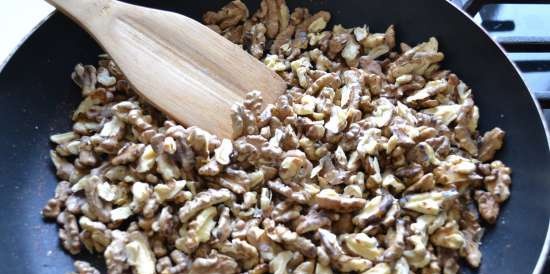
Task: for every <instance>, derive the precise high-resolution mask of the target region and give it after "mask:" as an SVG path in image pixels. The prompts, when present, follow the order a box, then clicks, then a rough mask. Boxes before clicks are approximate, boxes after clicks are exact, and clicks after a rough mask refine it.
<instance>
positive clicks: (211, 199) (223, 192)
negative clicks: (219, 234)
mask: <svg viewBox="0 0 550 274" xmlns="http://www.w3.org/2000/svg"><path fill="white" fill-rule="evenodd" d="M229 199H231V192H229V190H227V189H220V190H215V189H209V190H207V191H204V192H201V193H198V194H197V195H196V196H195V197H194V198H193V200H191V201H188V202H186V203H185V205H184V206H183V207H181V208H180V209H179V218H180V221H181V222H182V223H186V222H187V221H189V219H191V218H193V216H195V215H196V214H197V213H199V211H201V210H203V209H205V208H207V207H210V206H213V205H216V204H219V203H223V202H225V201H227V200H229Z"/></svg>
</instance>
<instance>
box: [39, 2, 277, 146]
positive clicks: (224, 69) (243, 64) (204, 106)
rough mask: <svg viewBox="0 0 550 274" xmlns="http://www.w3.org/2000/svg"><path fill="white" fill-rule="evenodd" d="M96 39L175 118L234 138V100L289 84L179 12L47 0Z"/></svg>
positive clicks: (270, 98)
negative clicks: (232, 120)
mask: <svg viewBox="0 0 550 274" xmlns="http://www.w3.org/2000/svg"><path fill="white" fill-rule="evenodd" d="M47 1H48V2H49V3H51V4H52V5H54V6H56V8H58V9H60V10H61V11H62V12H63V13H65V14H67V15H68V16H69V17H71V18H72V19H73V20H74V21H76V22H77V23H79V24H80V25H81V26H82V27H83V28H84V29H86V30H87V31H88V32H89V33H90V34H92V36H93V37H94V38H95V39H96V40H97V41H98V43H99V44H100V45H101V46H102V47H103V49H104V50H105V51H106V52H107V53H108V54H109V55H110V56H111V57H112V58H113V60H114V61H115V62H116V63H117V64H118V66H119V67H120V69H121V70H122V71H123V72H124V74H125V75H126V76H127V77H128V80H129V81H130V82H131V84H132V86H133V87H134V88H135V89H136V91H137V92H138V93H139V94H140V95H141V96H143V97H144V98H146V99H147V100H148V101H149V102H151V103H152V104H153V105H155V106H156V107H157V108H158V109H160V110H161V111H163V112H164V113H165V114H167V115H168V116H170V117H171V118H173V119H175V120H177V121H179V122H180V123H183V124H184V125H186V126H190V125H196V126H199V127H201V128H203V129H205V130H208V131H210V132H212V133H214V134H217V135H219V136H221V137H227V138H230V136H231V131H232V130H231V119H230V113H231V110H230V108H231V106H232V105H233V104H234V103H236V102H241V101H242V100H243V99H244V96H245V94H246V93H248V92H249V91H252V90H259V91H261V92H262V96H263V98H264V102H266V103H273V102H275V100H276V98H277V97H278V96H279V95H280V94H282V93H283V92H284V91H285V90H286V83H285V82H284V81H283V80H282V79H281V78H280V77H279V76H278V75H277V74H275V73H274V72H272V71H271V70H269V69H268V68H267V67H266V66H265V65H264V64H262V63H261V62H259V61H258V60H257V59H255V58H254V57H252V56H251V55H249V54H248V53H246V52H245V51H244V50H242V49H241V48H240V47H239V46H237V45H235V44H233V43H231V42H230V41H228V40H227V39H225V38H224V37H222V36H220V35H219V34H217V33H215V32H214V31H212V30H210V29H209V28H208V27H206V26H204V25H202V24H201V23H199V22H197V21H195V20H193V19H190V18H188V17H185V16H183V15H180V14H176V13H172V12H166V11H160V10H155V9H149V8H144V7H138V6H134V5H129V4H125V3H122V2H118V1H112V0H47Z"/></svg>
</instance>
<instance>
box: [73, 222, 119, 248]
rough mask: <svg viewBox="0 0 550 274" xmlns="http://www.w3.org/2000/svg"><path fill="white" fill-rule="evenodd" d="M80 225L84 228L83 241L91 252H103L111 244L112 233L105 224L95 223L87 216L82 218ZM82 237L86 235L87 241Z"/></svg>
mask: <svg viewBox="0 0 550 274" xmlns="http://www.w3.org/2000/svg"><path fill="white" fill-rule="evenodd" d="M78 223H79V225H80V227H81V228H82V234H81V240H82V242H83V243H84V245H85V246H86V248H87V249H88V250H90V251H91V252H93V251H94V250H95V251H97V252H103V251H104V250H105V248H106V247H107V246H108V245H109V244H110V243H111V231H110V230H108V229H107V227H106V226H105V224H103V223H100V222H94V221H92V220H90V219H89V218H88V217H86V216H82V217H80V219H79V220H78ZM82 235H86V237H85V238H87V240H84V239H82ZM88 235H89V236H88Z"/></svg>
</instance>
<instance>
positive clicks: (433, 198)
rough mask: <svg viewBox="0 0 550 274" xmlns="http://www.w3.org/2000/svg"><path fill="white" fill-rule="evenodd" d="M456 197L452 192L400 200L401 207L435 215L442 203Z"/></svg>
mask: <svg viewBox="0 0 550 274" xmlns="http://www.w3.org/2000/svg"><path fill="white" fill-rule="evenodd" d="M457 195H458V193H457V192H456V191H454V190H449V191H432V192H427V193H420V194H411V195H408V196H405V197H403V198H402V199H401V205H402V206H403V207H404V208H406V209H410V210H414V211H416V212H419V213H423V214H429V215H437V214H438V213H439V211H440V210H441V206H442V204H443V202H444V201H445V200H447V199H452V198H455V197H456V196H457Z"/></svg>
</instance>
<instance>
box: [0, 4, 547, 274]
mask: <svg viewBox="0 0 550 274" xmlns="http://www.w3.org/2000/svg"><path fill="white" fill-rule="evenodd" d="M444 2H446V3H447V5H450V6H451V8H453V9H454V10H456V11H458V12H460V13H461V14H462V15H463V16H464V17H466V18H467V20H469V21H470V23H472V24H473V25H475V27H476V28H477V29H478V30H480V31H481V32H482V33H483V34H485V36H486V37H487V38H488V39H489V40H490V41H491V42H492V43H493V44H494V45H495V46H496V47H497V48H498V49H499V50H500V54H501V56H502V57H503V58H505V59H506V60H507V61H508V63H509V64H510V65H512V67H513V68H514V71H515V73H516V75H517V76H519V78H520V79H521V82H522V85H523V87H524V89H525V90H527V92H528V93H529V96H530V98H531V102H532V103H533V104H534V105H535V108H536V109H537V113H538V115H539V119H540V120H541V122H542V127H543V129H544V134H545V136H546V144H547V147H548V150H549V151H550V131H549V127H548V124H547V122H546V120H545V118H544V114H543V112H542V108H541V106H540V104H539V102H538V100H537V99H536V97H535V95H534V94H533V92H531V90H530V88H529V87H528V86H527V84H526V82H525V78H524V77H523V75H522V73H521V71H520V70H519V68H518V67H517V65H516V64H515V63H514V62H513V61H512V60H511V59H510V57H509V56H508V55H507V54H506V51H505V50H504V48H503V47H502V46H501V45H500V44H499V43H497V42H496V41H495V40H494V39H493V38H492V37H491V36H490V34H489V33H488V32H487V31H486V30H485V29H484V28H482V27H481V26H480V25H478V24H477V23H476V22H475V21H474V20H473V18H472V17H470V15H468V14H467V13H466V12H465V11H464V10H462V9H461V8H460V7H458V6H457V5H456V4H455V3H454V2H453V1H444ZM56 13H57V9H54V10H52V11H51V12H50V13H49V14H47V15H46V16H45V17H44V18H43V19H42V20H41V21H40V22H38V23H37V24H36V26H34V27H33V28H32V29H31V30H30V31H29V32H28V33H27V34H26V35H25V36H24V37H23V38H22V39H21V40H20V41H19V43H18V44H17V46H16V47H14V48H13V50H12V51H11V52H10V53H9V54H8V56H7V57H6V58H5V59H4V60H3V62H2V63H0V74H1V73H2V72H3V71H4V68H5V67H6V66H7V64H8V63H9V62H10V61H11V60H12V59H13V57H14V55H15V54H16V53H17V51H18V50H19V49H20V48H21V47H22V46H23V45H24V44H25V43H26V42H27V40H28V39H29V37H30V36H31V35H33V34H34V33H35V32H36V31H37V30H38V29H39V28H40V27H42V26H43V25H44V23H46V22H47V21H48V20H49V19H50V18H51V17H52V16H53V15H54V14H56ZM548 255H550V218H549V219H548V226H547V229H546V236H545V240H544V243H543V245H542V248H541V250H540V253H539V257H538V259H537V262H536V264H535V266H534V268H533V271H532V272H531V273H532V274H543V273H542V271H543V268H544V266H545V263H546V258H547V257H548ZM548 262H550V260H549V261H548Z"/></svg>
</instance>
